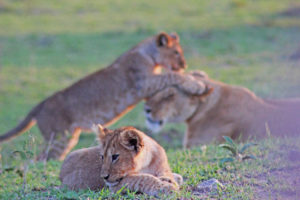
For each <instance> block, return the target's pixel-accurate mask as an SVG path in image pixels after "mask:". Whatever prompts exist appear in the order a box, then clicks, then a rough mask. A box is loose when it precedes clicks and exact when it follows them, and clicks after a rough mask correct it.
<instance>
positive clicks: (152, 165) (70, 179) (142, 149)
mask: <svg viewBox="0 0 300 200" xmlns="http://www.w3.org/2000/svg"><path fill="white" fill-rule="evenodd" d="M95 131H96V132H97V133H98V138H99V143H100V145H99V146H97V147H91V148H87V149H81V150H77V151H74V152H72V153H70V155H68V156H67V158H66V159H65V161H64V163H63V165H62V167H61V172H60V180H61V182H62V185H65V186H67V187H68V188H69V189H73V190H78V189H88V188H90V189H92V190H99V189H101V188H103V187H104V186H105V185H106V186H108V187H109V189H110V190H111V191H112V192H116V191H118V190H120V189H121V188H122V187H123V186H125V187H126V188H127V189H129V190H131V191H136V192H143V193H146V194H148V195H154V196H157V195H158V194H159V193H161V192H163V193H170V192H171V191H175V190H178V189H179V185H180V184H182V182H183V179H182V177H181V176H180V175H179V174H175V173H172V171H171V169H170V167H169V164H168V159H167V155H166V153H165V150H164V149H163V148H162V147H161V146H160V145H159V144H158V143H156V142H155V141H154V140H153V139H151V138H150V137H148V136H147V135H146V134H144V133H143V132H141V131H139V130H137V129H135V128H133V127H123V128H119V129H116V130H108V129H106V128H102V126H100V125H98V126H97V127H96V128H95Z"/></svg>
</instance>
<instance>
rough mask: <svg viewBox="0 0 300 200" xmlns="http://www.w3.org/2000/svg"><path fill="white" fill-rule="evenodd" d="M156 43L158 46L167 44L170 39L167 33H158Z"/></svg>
mask: <svg viewBox="0 0 300 200" xmlns="http://www.w3.org/2000/svg"><path fill="white" fill-rule="evenodd" d="M156 43H157V46H159V47H166V46H169V43H170V39H169V36H168V34H167V33H165V32H162V33H160V34H158V36H157V39H156Z"/></svg>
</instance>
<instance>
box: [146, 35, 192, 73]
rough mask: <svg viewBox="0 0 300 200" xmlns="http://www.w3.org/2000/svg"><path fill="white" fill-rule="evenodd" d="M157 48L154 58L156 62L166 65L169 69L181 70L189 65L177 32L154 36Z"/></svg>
mask: <svg viewBox="0 0 300 200" xmlns="http://www.w3.org/2000/svg"><path fill="white" fill-rule="evenodd" d="M154 40H155V45H156V48H155V49H156V50H155V52H156V53H154V54H153V55H152V58H153V59H154V60H155V62H156V64H158V65H161V66H163V67H166V68H167V69H168V70H172V71H180V70H183V69H185V68H186V67H187V65H186V62H185V58H184V55H183V50H182V48H181V46H180V43H179V36H178V35H177V34H176V33H171V34H167V33H164V32H162V33H160V34H158V35H156V36H155V37H154Z"/></svg>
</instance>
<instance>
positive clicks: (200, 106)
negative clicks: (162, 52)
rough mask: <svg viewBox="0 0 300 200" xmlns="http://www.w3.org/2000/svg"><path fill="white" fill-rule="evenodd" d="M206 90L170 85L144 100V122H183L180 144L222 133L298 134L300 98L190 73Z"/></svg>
mask: <svg viewBox="0 0 300 200" xmlns="http://www.w3.org/2000/svg"><path fill="white" fill-rule="evenodd" d="M192 74H193V76H194V77H197V79H198V80H199V81H201V82H204V83H205V85H206V86H207V88H210V89H209V90H210V92H208V93H207V94H203V95H200V96H195V95H188V94H186V93H183V92H181V91H179V90H177V89H176V88H174V87H169V88H166V89H165V90H163V91H161V92H158V93H157V94H155V95H154V96H153V97H152V98H149V99H148V101H147V102H146V104H145V115H146V118H147V121H148V122H147V123H148V124H149V125H150V126H149V128H151V127H152V125H151V124H153V125H154V127H155V129H157V126H158V123H157V122H159V121H160V122H161V121H163V123H161V125H163V124H164V123H166V122H186V124H187V130H186V134H185V139H184V147H191V146H195V145H201V144H206V143H208V142H212V141H214V140H216V141H217V142H220V141H222V140H223V137H222V136H224V135H226V136H230V137H232V138H234V139H235V138H241V139H242V140H244V139H247V138H249V137H255V138H261V137H265V136H266V135H267V134H266V133H267V132H270V133H271V135H274V136H287V135H296V134H300V123H299V122H300V121H299V119H300V99H285V100H270V99H269V100H267V99H262V98H259V97H257V96H256V95H255V94H254V93H253V92H251V91H250V90H248V89H246V88H243V87H238V86H232V85H228V84H225V83H222V82H218V81H215V80H212V79H210V78H209V77H208V76H207V75H205V74H204V73H200V72H194V73H192Z"/></svg>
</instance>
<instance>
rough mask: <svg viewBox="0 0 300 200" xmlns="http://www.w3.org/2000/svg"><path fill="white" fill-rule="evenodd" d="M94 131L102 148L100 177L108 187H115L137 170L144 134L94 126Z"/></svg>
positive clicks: (125, 128)
mask: <svg viewBox="0 0 300 200" xmlns="http://www.w3.org/2000/svg"><path fill="white" fill-rule="evenodd" d="M94 131H95V132H96V133H98V137H99V144H100V146H101V147H102V152H101V158H100V159H102V162H103V164H102V168H101V173H100V176H101V177H102V178H103V179H104V181H105V183H106V184H107V185H108V186H114V185H117V184H118V183H119V182H120V181H121V180H122V179H123V178H124V177H125V176H126V175H128V174H131V173H134V172H136V171H137V170H138V167H139V155H140V153H141V152H142V151H143V147H144V143H143V134H144V133H142V132H140V131H138V130H137V129H135V128H134V127H123V128H119V129H116V130H108V129H106V128H103V127H101V126H100V125H97V126H95V127H94Z"/></svg>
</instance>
